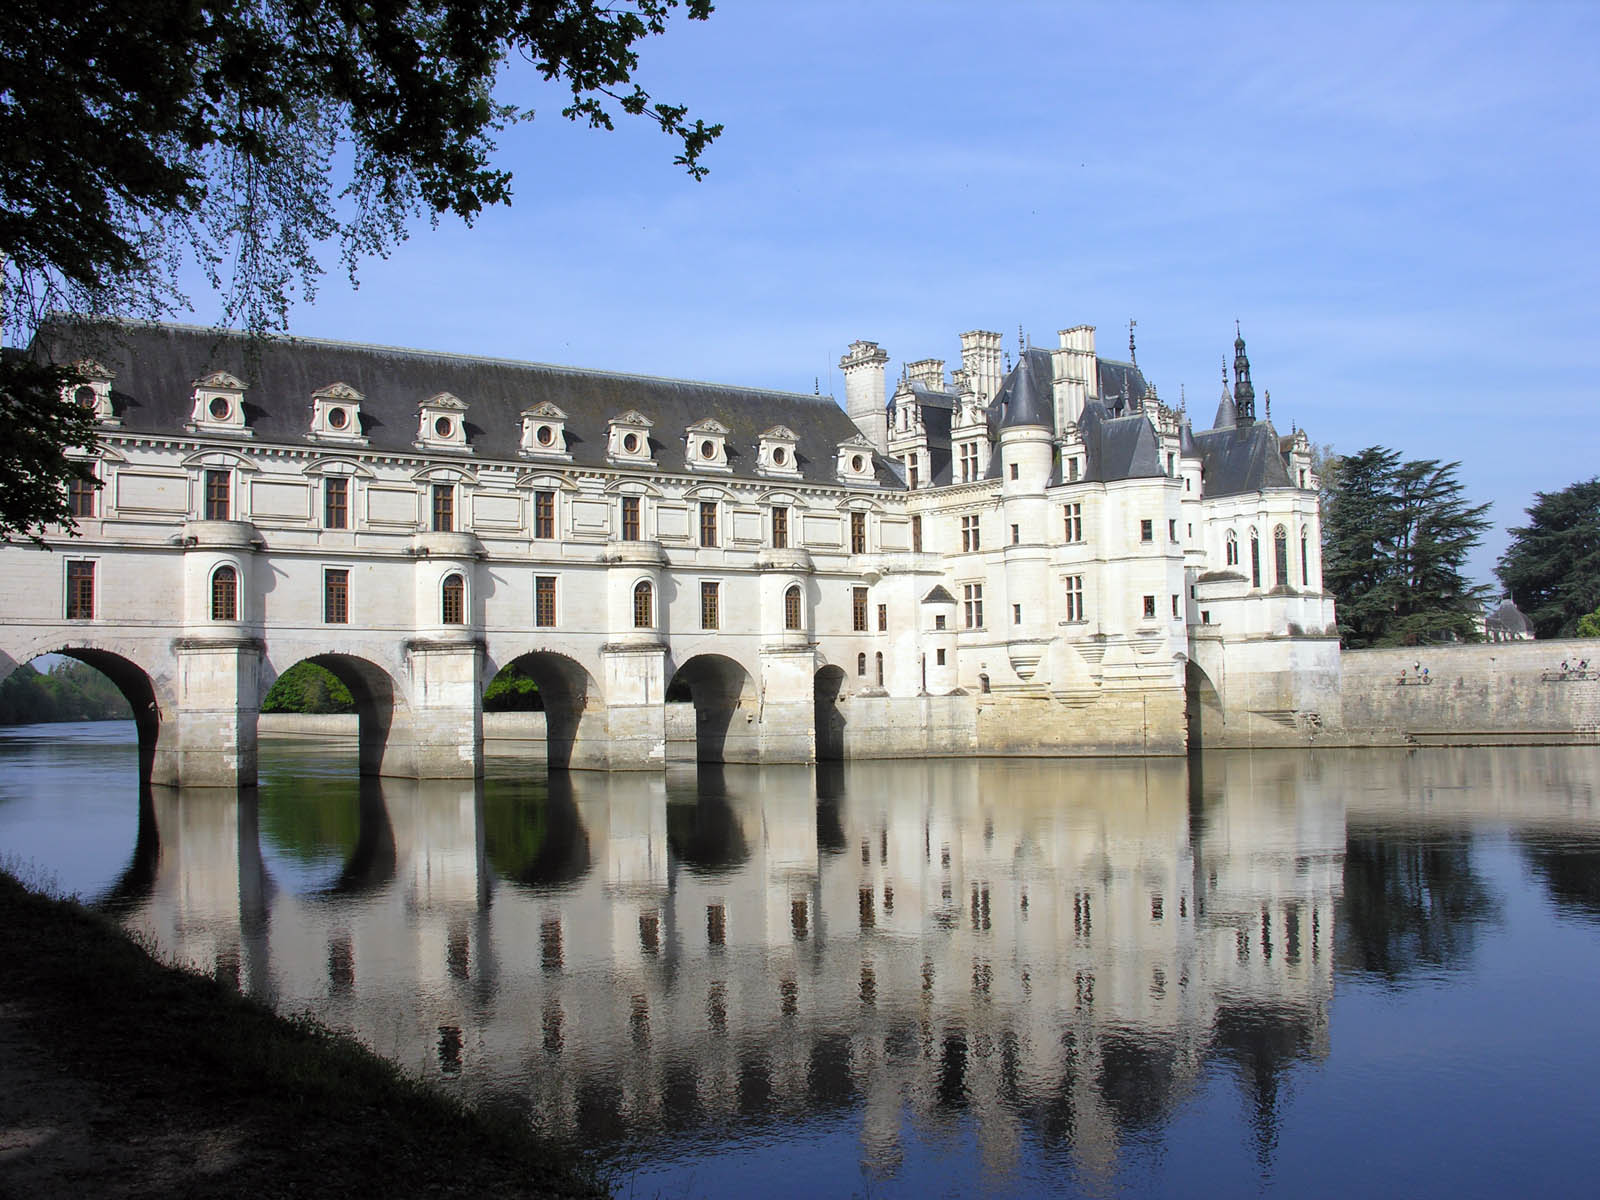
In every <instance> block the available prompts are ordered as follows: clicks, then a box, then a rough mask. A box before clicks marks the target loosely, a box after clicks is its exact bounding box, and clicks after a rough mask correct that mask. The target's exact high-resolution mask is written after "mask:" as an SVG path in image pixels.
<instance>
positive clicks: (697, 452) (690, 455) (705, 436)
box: [683, 417, 729, 472]
mask: <svg viewBox="0 0 1600 1200" xmlns="http://www.w3.org/2000/svg"><path fill="white" fill-rule="evenodd" d="M683 438H684V446H683V461H684V462H685V464H687V465H688V467H689V468H690V469H691V470H695V471H721V472H726V471H728V469H729V468H728V427H727V426H726V425H724V424H723V423H722V422H721V421H718V420H716V419H714V418H712V417H707V418H705V419H704V420H701V421H696V422H695V423H694V424H693V425H690V426H689V427H688V428H687V429H685V430H684V431H683Z"/></svg>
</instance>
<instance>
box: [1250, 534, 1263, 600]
mask: <svg viewBox="0 0 1600 1200" xmlns="http://www.w3.org/2000/svg"><path fill="white" fill-rule="evenodd" d="M1250 586H1251V587H1253V588H1258V587H1260V586H1261V539H1260V538H1259V537H1257V536H1256V531H1255V530H1254V529H1252V530H1251V531H1250Z"/></svg>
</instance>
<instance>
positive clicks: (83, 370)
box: [61, 358, 122, 425]
mask: <svg viewBox="0 0 1600 1200" xmlns="http://www.w3.org/2000/svg"><path fill="white" fill-rule="evenodd" d="M72 369H73V371H74V372H76V374H77V375H78V377H79V378H80V379H81V380H82V381H83V382H82V383H79V384H75V385H74V386H72V387H70V388H67V389H65V390H63V392H62V393H61V396H62V399H64V400H66V399H70V400H71V401H72V403H74V404H76V405H78V406H79V407H81V408H89V409H93V410H94V417H95V420H96V421H99V422H100V424H102V425H121V424H122V421H121V419H120V418H118V417H117V415H116V413H115V412H114V411H113V410H112V408H111V380H112V374H111V372H110V371H108V370H106V369H105V368H104V367H102V366H101V365H100V364H99V363H97V362H95V361H94V360H93V359H92V358H86V359H83V360H81V361H79V362H76V363H73V364H72Z"/></svg>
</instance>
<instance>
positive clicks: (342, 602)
mask: <svg viewBox="0 0 1600 1200" xmlns="http://www.w3.org/2000/svg"><path fill="white" fill-rule="evenodd" d="M322 620H323V622H324V623H326V624H328V625H348V624H349V623H350V572H349V571H347V570H345V569H343V568H342V567H341V568H339V569H338V570H335V569H333V568H331V567H330V568H329V569H328V570H326V571H324V572H323V573H322Z"/></svg>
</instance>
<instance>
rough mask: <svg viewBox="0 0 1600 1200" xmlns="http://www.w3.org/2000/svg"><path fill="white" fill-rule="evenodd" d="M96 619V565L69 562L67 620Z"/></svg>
mask: <svg viewBox="0 0 1600 1200" xmlns="http://www.w3.org/2000/svg"><path fill="white" fill-rule="evenodd" d="M93 619H94V564H93V563H92V562H81V561H71V560H69V561H68V562H67V620H69V621H91V620H93Z"/></svg>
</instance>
